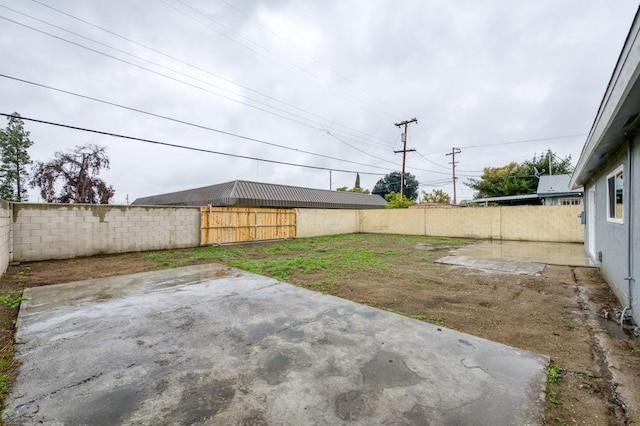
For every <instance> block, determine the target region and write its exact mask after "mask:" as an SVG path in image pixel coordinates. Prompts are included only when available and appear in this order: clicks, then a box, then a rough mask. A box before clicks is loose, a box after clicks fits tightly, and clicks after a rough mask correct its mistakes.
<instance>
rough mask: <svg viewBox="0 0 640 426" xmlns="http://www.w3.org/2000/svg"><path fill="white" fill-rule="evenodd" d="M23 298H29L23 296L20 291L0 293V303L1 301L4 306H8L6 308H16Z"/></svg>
mask: <svg viewBox="0 0 640 426" xmlns="http://www.w3.org/2000/svg"><path fill="white" fill-rule="evenodd" d="M23 300H29V298H28V297H24V296H23V295H22V292H20V293H18V294H14V295H11V294H3V295H0V303H2V304H3V305H4V306H6V307H8V308H12V309H13V308H17V307H18V306H20V303H22V301H23Z"/></svg>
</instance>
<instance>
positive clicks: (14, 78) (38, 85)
mask: <svg viewBox="0 0 640 426" xmlns="http://www.w3.org/2000/svg"><path fill="white" fill-rule="evenodd" d="M0 77H2V78H7V79H11V80H15V81H19V82H22V83H26V84H30V85H32V86H36V87H41V88H45V89H49V90H53V91H56V92H60V93H65V94H67V95H71V96H75V97H78V98H82V99H87V100H90V101H94V102H99V103H102V104H105V105H110V106H114V107H117V108H121V109H125V110H128V111H133V112H137V113H140V114H144V115H148V116H151V117H155V118H160V119H163V120H168V121H172V122H174V123H179V124H184V125H187V126H190V127H195V128H198V129H202V130H207V131H211V132H215V133H220V134H223V135H226V136H232V137H235V138H239V139H244V140H248V141H251V142H257V143H260V144H264V145H268V146H273V147H276V148H281V149H286V150H289V151H295V152H299V153H302V154H308V155H313V156H316V157H321V158H326V159H329V160H336V161H342V162H345V163H351V164H356V165H359V166H366V167H373V168H377V169H381V170H389V171H391V170H393V169H389V168H385V167H380V166H376V165H372V164H365V163H360V162H357V161H351V160H345V159H342V158H338V157H332V156H329V155H324V154H319V153H316V152H311V151H306V150H303V149H298V148H292V147H289V146H286V145H280V144H276V143H273V142H268V141H265V140H262V139H257V138H252V137H249V136H243V135H239V134H237V133H232V132H228V131H225V130H220V129H216V128H213V127H209V126H204V125H201V124H196V123H192V122H189V121H185V120H180V119H177V118H172V117H168V116H166V115H162V114H157V113H153V112H149V111H145V110H142V109H139V108H134V107H129V106H126V105H122V104H118V103H115V102H110V101H106V100H104V99H98V98H95V97H92V96H87V95H83V94H80V93H76V92H71V91H69V90H64V89H59V88H56V87H53V86H48V85H45V84H41V83H36V82H33V81H29V80H24V79H21V78H18V77H13V76H9V75H6V74H2V73H0Z"/></svg>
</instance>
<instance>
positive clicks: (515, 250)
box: [456, 241, 595, 266]
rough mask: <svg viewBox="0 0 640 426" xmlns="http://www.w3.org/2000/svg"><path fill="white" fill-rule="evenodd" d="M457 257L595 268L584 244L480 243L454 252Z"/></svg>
mask: <svg viewBox="0 0 640 426" xmlns="http://www.w3.org/2000/svg"><path fill="white" fill-rule="evenodd" d="M456 254H457V255H461V256H468V257H473V258H481V259H499V260H513V261H519V262H537V263H545V264H547V265H568V266H595V264H594V263H593V261H592V260H591V259H590V258H589V256H588V255H587V253H586V251H585V249H584V244H576V243H545V242H533V241H482V242H479V243H477V244H471V245H468V246H464V247H461V248H460V249H458V250H456Z"/></svg>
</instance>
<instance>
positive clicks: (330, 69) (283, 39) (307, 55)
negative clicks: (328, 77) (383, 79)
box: [220, 0, 401, 113]
mask: <svg viewBox="0 0 640 426" xmlns="http://www.w3.org/2000/svg"><path fill="white" fill-rule="evenodd" d="M220 1H221V2H223V3H224V4H226V5H227V6H229V7H230V8H231V9H233V10H235V11H236V12H238V13H239V14H240V15H242V16H244V17H245V18H247V19H249V20H250V21H252V22H253V23H255V24H256V25H258V26H259V27H261V28H262V29H264V30H265V31H267V32H268V33H270V34H272V35H274V36H275V37H277V38H279V39H280V40H282V41H284V42H285V43H286V44H288V45H289V46H290V47H293V48H294V49H295V50H297V51H298V52H300V53H302V54H303V55H305V56H306V57H308V58H310V59H312V60H314V61H315V62H317V63H318V64H320V65H322V66H323V67H324V68H325V69H327V70H329V71H331V72H332V73H333V74H335V75H337V76H338V77H340V78H341V79H342V80H344V81H346V82H347V83H349V84H351V85H352V86H353V87H355V88H356V89H358V90H360V91H362V92H363V93H365V94H366V95H368V96H370V97H371V98H373V99H375V100H377V101H378V102H380V103H381V104H383V105H384V106H386V107H388V108H390V109H393V110H394V111H395V112H396V113H401V111H400V110H398V109H397V108H394V107H393V106H392V105H388V104H387V102H385V101H384V100H382V99H380V98H378V97H377V96H376V95H374V94H373V93H370V92H369V91H367V90H365V89H363V88H361V87H359V86H358V85H357V84H356V83H354V82H353V81H352V80H350V79H349V78H347V77H346V76H344V75H343V74H341V73H339V72H338V71H336V70H335V69H333V68H332V67H330V66H329V65H327V64H326V63H324V62H323V61H321V60H320V59H318V58H317V57H315V56H314V55H312V54H310V53H308V52H306V51H305V50H304V49H301V48H299V47H298V46H297V45H296V44H295V43H292V42H290V41H289V40H287V39H286V38H285V37H283V36H281V35H280V34H278V33H277V32H275V31H273V30H271V29H270V28H268V27H267V26H266V25H264V24H262V23H261V22H260V21H258V20H256V19H254V18H252V17H251V16H249V15H247V14H246V13H244V12H243V11H242V10H240V9H238V8H237V7H235V6H234V5H232V4H231V3H229V2H228V1H226V0H220Z"/></svg>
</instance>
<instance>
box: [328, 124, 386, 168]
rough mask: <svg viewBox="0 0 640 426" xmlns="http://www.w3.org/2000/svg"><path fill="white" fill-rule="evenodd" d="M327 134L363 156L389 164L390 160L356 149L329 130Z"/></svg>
mask: <svg viewBox="0 0 640 426" xmlns="http://www.w3.org/2000/svg"><path fill="white" fill-rule="evenodd" d="M327 134H328V135H329V136H331V137H332V138H334V139H337V140H339V141H340V142H342V143H343V144H345V145H347V146H348V147H350V148H353V149H355V150H356V151H358V152H361V153H363V154H366V155H368V156H369V157H373V158H376V159H378V160H382V161H384V162H385V163H389V160H386V159H384V158H382V157H378V156H376V155H373V154H371V153H369V152H366V151H363V150H361V149H360V148H357V147H355V146H353V145H351V144H350V143H348V142H346V141H344V140H342V139H340V138H339V137H337V136H336V135H334V134H332V133H331V132H330V131H328V130H327ZM395 165H396V164H394V166H395Z"/></svg>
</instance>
